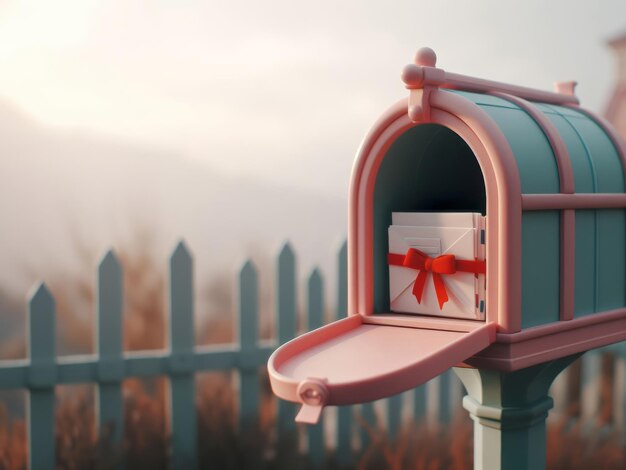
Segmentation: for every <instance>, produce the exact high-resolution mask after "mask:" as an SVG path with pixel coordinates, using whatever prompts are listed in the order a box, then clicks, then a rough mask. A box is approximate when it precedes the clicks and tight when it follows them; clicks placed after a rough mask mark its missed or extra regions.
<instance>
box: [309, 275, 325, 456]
mask: <svg viewBox="0 0 626 470" xmlns="http://www.w3.org/2000/svg"><path fill="white" fill-rule="evenodd" d="M307 291H308V301H307V316H308V320H309V325H308V327H309V331H311V330H314V329H316V328H321V327H322V325H323V324H324V318H323V317H324V286H323V281H322V276H321V274H320V272H319V270H318V269H317V268H316V269H314V270H313V272H312V273H311V275H310V276H309V281H308V283H307ZM307 432H308V438H309V439H308V441H309V456H310V457H311V460H312V462H313V465H314V466H316V467H320V466H321V465H322V464H323V463H324V455H325V452H324V418H323V417H322V418H320V421H319V423H317V424H316V425H315V426H309V427H308V428H307Z"/></svg>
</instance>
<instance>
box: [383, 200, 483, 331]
mask: <svg viewBox="0 0 626 470" xmlns="http://www.w3.org/2000/svg"><path fill="white" fill-rule="evenodd" d="M391 221H392V225H391V226H390V227H389V294H390V309H391V310H392V311H393V312H401V313H417V314H422V315H436V316H441V317H451V318H466V319H472V320H484V318H485V310H486V305H485V274H484V272H485V217H483V216H482V215H481V214H479V213H472V212H394V213H393V214H392V218H391ZM450 255H453V256H450Z"/></svg>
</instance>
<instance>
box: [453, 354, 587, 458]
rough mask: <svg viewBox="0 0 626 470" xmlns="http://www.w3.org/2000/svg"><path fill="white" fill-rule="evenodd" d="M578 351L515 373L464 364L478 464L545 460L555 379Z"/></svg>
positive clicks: (459, 370)
mask: <svg viewBox="0 0 626 470" xmlns="http://www.w3.org/2000/svg"><path fill="white" fill-rule="evenodd" d="M578 357H579V355H578V354H577V355H574V356H568V357H565V358H562V359H556V360H554V361H549V362H546V363H542V364H538V365H536V366H531V367H528V368H526V369H521V370H518V371H515V372H501V371H494V370H487V369H474V368H459V367H455V368H454V372H455V373H456V374H457V375H458V376H459V378H460V379H461V381H462V382H463V385H464V386H465V389H466V390H467V395H466V396H465V397H464V398H463V407H464V408H465V409H466V410H467V411H468V412H469V414H470V417H471V418H472V420H473V421H474V468H477V469H480V468H484V469H491V470H499V469H503V470H504V469H506V470H508V469H515V470H522V469H528V470H534V469H541V468H545V465H546V418H547V417H548V412H549V411H550V409H551V408H552V405H553V402H552V398H551V397H550V396H549V395H548V391H549V389H550V386H551V385H552V382H553V380H554V379H555V378H556V376H557V375H559V373H560V372H561V371H562V370H563V369H565V368H566V367H567V366H569V365H570V364H571V363H572V362H573V361H574V360H576V359H577V358H578Z"/></svg>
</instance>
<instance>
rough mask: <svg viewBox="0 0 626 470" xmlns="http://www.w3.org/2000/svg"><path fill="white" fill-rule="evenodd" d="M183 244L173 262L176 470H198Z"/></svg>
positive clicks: (188, 274)
mask: <svg viewBox="0 0 626 470" xmlns="http://www.w3.org/2000/svg"><path fill="white" fill-rule="evenodd" d="M192 264H193V263H192V259H191V255H190V253H189V250H188V249H187V247H186V246H185V244H184V242H182V241H181V242H179V243H178V245H177V246H176V249H175V250H174V253H173V254H172V256H171V258H170V305H169V332H170V338H169V339H170V341H169V344H170V349H171V356H170V370H171V375H170V413H171V415H170V422H171V442H172V468H174V469H179V468H181V469H183V468H195V467H196V462H197V422H196V405H195V403H196V400H195V379H194V375H193V372H194V368H193V352H194V343H195V340H194V322H193V272H192V271H193V267H192Z"/></svg>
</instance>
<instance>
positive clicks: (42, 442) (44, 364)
mask: <svg viewBox="0 0 626 470" xmlns="http://www.w3.org/2000/svg"><path fill="white" fill-rule="evenodd" d="M55 323H56V321H55V307H54V299H53V298H52V295H51V294H50V291H49V290H48V289H47V287H46V286H45V284H40V285H39V286H38V288H37V290H36V291H35V293H34V294H33V295H32V296H31V298H30V302H29V309H28V323H27V325H28V330H29V331H28V352H29V357H30V370H29V377H28V382H29V388H30V390H29V394H28V454H29V458H30V462H29V467H30V468H31V469H33V470H38V469H40V468H41V469H46V468H51V467H54V462H55V441H54V384H55V383H56V378H57V377H56V325H55Z"/></svg>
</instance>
